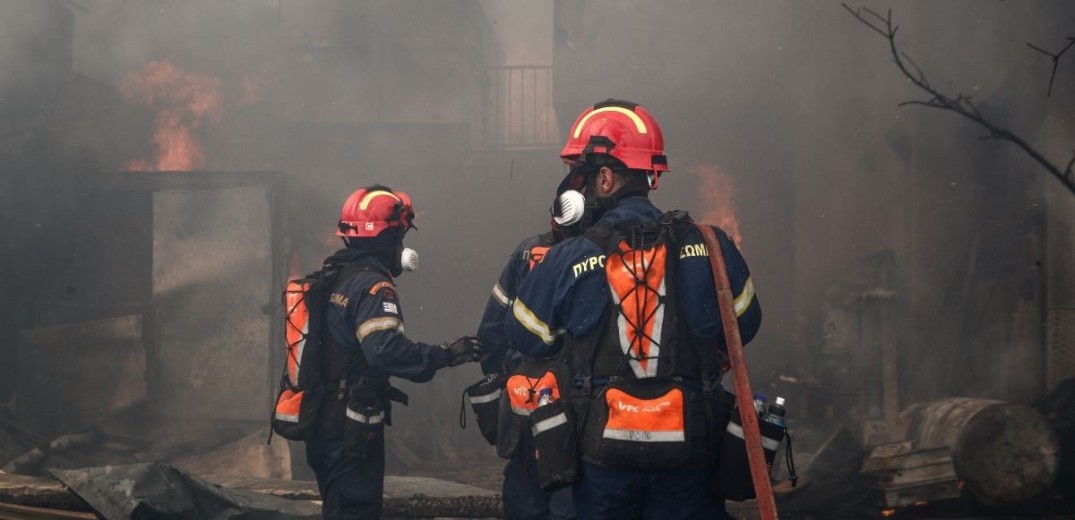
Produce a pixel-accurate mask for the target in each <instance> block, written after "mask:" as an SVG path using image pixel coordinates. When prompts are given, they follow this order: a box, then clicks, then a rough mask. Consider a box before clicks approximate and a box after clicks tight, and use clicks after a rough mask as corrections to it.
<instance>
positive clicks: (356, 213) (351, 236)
mask: <svg viewBox="0 0 1075 520" xmlns="http://www.w3.org/2000/svg"><path fill="white" fill-rule="evenodd" d="M411 229H415V226H414V206H413V205H412V204H411V198H410V197H409V196H408V195H407V194H406V193H403V192H402V191H394V190H392V188H389V187H387V186H381V185H379V184H375V185H373V186H369V187H366V188H361V189H358V190H356V191H355V192H354V193H352V194H351V196H350V197H347V200H346V201H345V202H344V203H343V207H342V208H341V209H340V220H339V222H338V223H337V229H336V236H339V237H342V238H343V242H344V244H346V245H347V247H348V248H349V249H361V250H365V251H368V252H369V253H371V254H373V255H374V256H376V257H378V258H379V259H381V261H383V262H384V263H385V265H386V266H387V267H388V268H389V269H390V270H391V271H392V274H393V275H395V276H398V275H399V274H400V273H401V272H402V271H403V265H401V262H402V260H401V257H402V253H403V236H404V235H405V234H406V233H407V231H409V230H411Z"/></svg>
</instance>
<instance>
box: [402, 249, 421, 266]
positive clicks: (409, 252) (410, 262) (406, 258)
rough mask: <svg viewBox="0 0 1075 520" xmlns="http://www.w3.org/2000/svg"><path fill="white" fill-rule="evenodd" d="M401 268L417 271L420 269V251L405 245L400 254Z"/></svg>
mask: <svg viewBox="0 0 1075 520" xmlns="http://www.w3.org/2000/svg"><path fill="white" fill-rule="evenodd" d="M399 264H400V268H402V269H403V271H417V270H418V251H415V250H413V249H411V248H409V247H404V248H403V251H402V252H400V255H399Z"/></svg>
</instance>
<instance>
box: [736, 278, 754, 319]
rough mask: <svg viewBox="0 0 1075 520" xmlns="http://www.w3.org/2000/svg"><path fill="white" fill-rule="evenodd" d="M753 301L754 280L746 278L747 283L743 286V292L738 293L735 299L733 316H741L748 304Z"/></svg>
mask: <svg viewBox="0 0 1075 520" xmlns="http://www.w3.org/2000/svg"><path fill="white" fill-rule="evenodd" d="M752 301H754V278H753V277H751V278H747V283H745V284H743V292H741V293H739V296H737V297H736V298H735V305H734V307H735V315H736V316H742V315H743V313H744V312H746V311H747V308H748V307H750V302H752Z"/></svg>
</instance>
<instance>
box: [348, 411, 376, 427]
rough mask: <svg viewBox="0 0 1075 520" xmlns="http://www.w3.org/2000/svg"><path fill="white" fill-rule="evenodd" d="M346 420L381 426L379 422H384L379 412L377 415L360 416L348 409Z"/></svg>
mask: <svg viewBox="0 0 1075 520" xmlns="http://www.w3.org/2000/svg"><path fill="white" fill-rule="evenodd" d="M347 418H348V419H351V420H352V421H356V422H360V423H362V424H381V421H383V420H384V412H380V413H378V414H377V415H362V414H360V413H358V412H356V411H354V410H352V409H350V408H348V409H347Z"/></svg>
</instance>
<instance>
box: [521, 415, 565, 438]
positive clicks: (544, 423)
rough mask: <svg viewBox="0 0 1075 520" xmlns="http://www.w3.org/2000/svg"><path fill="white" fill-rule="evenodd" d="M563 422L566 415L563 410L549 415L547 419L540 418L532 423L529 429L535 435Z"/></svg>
mask: <svg viewBox="0 0 1075 520" xmlns="http://www.w3.org/2000/svg"><path fill="white" fill-rule="evenodd" d="M564 424H567V415H565V414H564V412H560V413H558V414H556V415H554V416H552V417H549V418H548V419H542V420H540V421H538V422H536V423H534V427H533V428H531V429H530V430H531V431H532V432H533V433H534V435H535V436H536V435H537V434H539V433H542V432H547V431H549V430H551V429H553V428H555V427H557V426H560V425H564Z"/></svg>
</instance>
